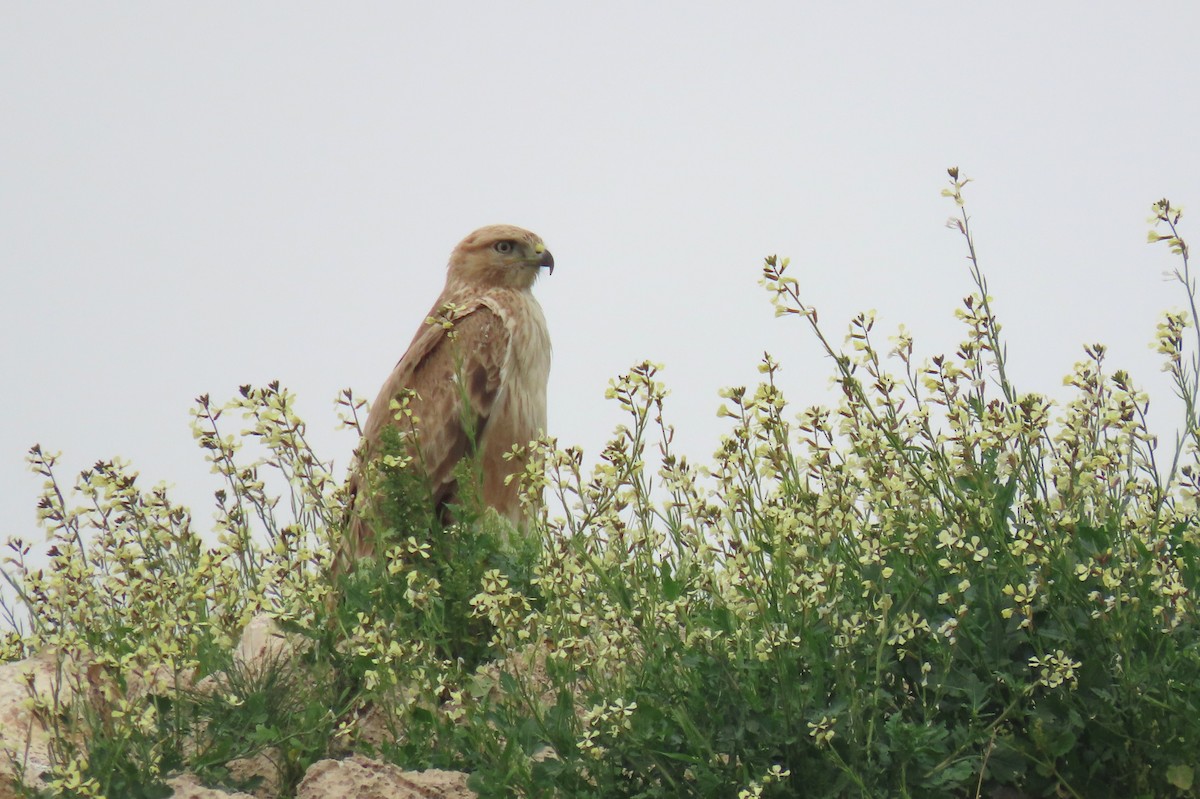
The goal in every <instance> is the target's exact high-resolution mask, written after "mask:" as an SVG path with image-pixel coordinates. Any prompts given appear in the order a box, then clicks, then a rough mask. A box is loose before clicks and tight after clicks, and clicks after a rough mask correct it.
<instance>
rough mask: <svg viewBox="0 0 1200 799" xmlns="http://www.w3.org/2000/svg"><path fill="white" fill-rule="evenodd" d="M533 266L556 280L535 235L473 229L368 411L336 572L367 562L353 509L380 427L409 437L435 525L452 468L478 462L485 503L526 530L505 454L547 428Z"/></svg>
mask: <svg viewBox="0 0 1200 799" xmlns="http://www.w3.org/2000/svg"><path fill="white" fill-rule="evenodd" d="M542 269H547V270H548V271H549V272H550V273H551V274H553V272H554V257H553V256H552V255H551V254H550V251H549V250H547V249H546V246H545V244H543V243H542V240H541V238H539V237H538V236H537V235H535V234H533V233H531V232H529V231H528V230H524V229H522V228H519V227H514V226H512V225H490V226H488V227H483V228H480V229H479V230H476V231H475V232H474V233H472V234H470V235H469V236H467V237H466V238H465V239H463V240H462V241H461V242H460V243H459V244H458V246H457V247H455V248H454V251H453V252H452V253H451V254H450V263H449V264H448V266H447V271H446V287H445V288H444V289H443V290H442V294H441V296H440V297H438V299H437V302H435V303H434V305H433V309H432V310H431V311H430V314H429V316H428V317H427V318H426V320H425V323H424V324H422V325H420V327H419V328H418V329H417V333H416V335H415V336H413V340H412V343H411V344H409V346H408V351H407V352H405V353H404V357H402V358H401V359H400V362H399V363H398V364H396V368H395V369H393V370H392V373H391V375H390V376H389V377H388V378H387V380H386V381H384V384H383V387H382V388H381V389H380V391H379V396H378V398H377V399H376V400H375V402H374V404H373V405H372V406H371V408H370V412H369V413H368V416H367V421H366V425H365V426H364V428H363V442H362V445H361V447H360V449H359V464H360V465H359V467H358V469H357V471H356V473H355V474H354V476H353V477H352V478H351V483H350V491H351V493H352V495H353V496H354V506H355V509H356V510H355V512H354V513H353V518H352V519H351V522H350V527H349V530H348V531H347V533H346V540H345V541H344V542H343V546H342V551H341V552H340V553H339V558H338V561H339V562H335V566H334V570H335V574H336V573H345V572H348V571H350V570H352V568H353V564H354V562H355V561H357V559H358V558H360V557H363V556H366V555H370V554H373V551H374V534H373V532H372V530H371V529H370V525H369V524H368V523H367V522H366V521H365V520H364V519H363V512H362V511H363V508H364V503H369V502H370V497H365V496H363V494H364V492H365V491H366V490H367V487H366V486H364V484H363V480H364V477H363V466H364V465H365V464H367V463H368V462H369V461H370V460H371V458H372V457H373V456H375V455H376V454H377V450H378V444H379V438H380V435H381V433H382V432H383V430H384V429H385V428H386V427H388V426H389V425H399V426H400V427H401V429H402V430H405V431H406V432H407V428H408V427H409V426H411V427H414V428H415V430H416V442H417V444H416V447H415V449H419V451H417V452H413V453H412V454H413V456H414V460H415V462H416V463H417V464H419V465H420V467H421V468H423V469H424V470H425V473H426V474H427V476H428V479H429V487H430V488H431V490H432V492H433V496H432V500H433V502H434V503H435V507H436V508H437V510H438V512H439V513H440V514H441V515H442V517H443V518H444V519H445V518H447V517H446V513H445V508H446V505H447V504H448V503H451V502H453V501H455V499H456V494H457V491H458V486H457V483H456V478H455V474H454V472H455V466H456V465H457V463H458V462H459V460H461V459H462V458H463V456H464V455H467V454H469V453H475V454H477V456H478V457H479V459H480V460H479V463H480V466H481V473H482V485H481V486H480V496H481V498H482V500H483V502H484V504H485V505H487V506H489V507H492V508H494V509H495V510H496V512H497V513H499V514H500V515H501V516H504V517H506V518H508V519H509V520H511V521H512V522H513V523H514V524H516V525H518V526H520V525H521V524H522V523H523V521H524V519H523V518H522V508H521V502H520V497H519V486H518V480H517V479H516V478H514V479H512V480H509V481H506V480H505V478H507V477H508V476H509V475H511V474H514V473H516V472H520V471H522V470H523V468H524V464H523V463H521V462H520V460H519V459H518V460H505V459H504V457H503V456H504V454H505V453H506V452H509V451H511V450H512V448H513V445H514V444H517V445H521V446H524V445H526V444H528V443H529V442H530V441H532V440H533V439H535V438H537V437H538V436H540V435H541V434H542V433H543V432H544V431H545V427H546V382H547V380H548V378H549V375H550V334H549V332H548V331H547V329H546V319H545V317H544V316H543V315H542V308H541V306H540V305H539V304H538V301H537V299H536V298H534V296H533V292H532V291H531V289H532V287H533V284H534V281H536V280H537V278H538V275H539V274H540V273H541V270H542ZM406 389H407V390H408V391H409V392H410V393H409V401H408V410H410V411H411V412H412V416H411V417H405V418H403V419H401V420H399V421H398V420H397V419H396V418H395V416H396V412H395V410H393V409H391V407H390V406H391V404H392V400H393V399H395V398H396V397H397V395H398V394H400V393H401V392H402V391H404V390H406Z"/></svg>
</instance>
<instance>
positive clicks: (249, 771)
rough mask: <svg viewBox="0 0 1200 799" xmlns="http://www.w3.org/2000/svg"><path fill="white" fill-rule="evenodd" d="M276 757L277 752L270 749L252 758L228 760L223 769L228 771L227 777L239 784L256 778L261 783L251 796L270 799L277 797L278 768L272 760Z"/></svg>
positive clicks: (258, 798) (277, 755)
mask: <svg viewBox="0 0 1200 799" xmlns="http://www.w3.org/2000/svg"><path fill="white" fill-rule="evenodd" d="M278 757H279V750H277V749H271V750H270V751H269V752H265V753H263V754H260V755H255V756H254V757H243V758H238V759H237V760H230V761H229V762H228V763H226V764H225V768H227V769H229V776H230V777H232V778H233V779H234V780H235V781H236V782H238V783H239V784H243V783H246V782H248V781H249V780H252V779H255V778H256V777H257V778H261V779H262V782H260V783H259V784H258V787H257V788H255V789H254V791H253V794H254V796H255V797H257V799H271V797H274V796H278V795H279V767H278V766H277V765H275V760H274V759H273V758H278Z"/></svg>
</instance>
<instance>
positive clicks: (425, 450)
mask: <svg viewBox="0 0 1200 799" xmlns="http://www.w3.org/2000/svg"><path fill="white" fill-rule="evenodd" d="M451 325H452V326H451V327H449V328H447V327H445V326H444V325H443V324H441V323H440V322H434V323H432V324H426V325H425V326H424V328H423V329H422V330H421V331H420V332H419V333H418V334H417V336H416V337H415V338H414V339H413V342H412V345H411V346H410V347H409V349H408V352H406V353H405V354H404V357H403V358H401V359H400V362H399V363H398V364H397V365H396V368H395V369H394V370H392V374H391V375H390V376H389V377H388V379H387V380H386V381H385V382H384V384H383V388H382V389H381V390H380V392H379V397H378V398H377V399H376V400H375V405H374V407H372V408H371V412H370V414H369V415H368V417H367V424H366V428H365V430H364V431H363V437H364V439H365V443H366V452H367V453H372V452H373V451H374V450H375V448H376V446H377V444H378V440H379V436H380V434H381V433H382V431H383V429H384V427H385V426H387V425H389V424H401V425H404V424H405V423H404V422H397V421H396V420H395V418H394V416H395V412H394V411H392V410H391V409H390V407H389V406H390V404H391V400H392V399H393V398H394V397H396V395H397V394H399V393H400V391H401V390H403V389H405V388H408V389H411V390H412V391H413V392H415V396H414V397H413V398H412V399H411V401H410V404H409V408H410V409H411V410H412V412H413V415H414V416H415V417H416V418H415V421H414V422H413V427H415V429H416V431H417V439H418V441H419V445H420V446H419V448H418V453H417V454H419V457H420V460H421V466H422V467H423V469H424V471H425V473H426V474H427V475H428V477H429V482H430V487H431V489H432V490H433V498H434V501H435V503H436V504H437V505H438V506H440V505H441V504H442V503H443V502H445V501H446V499H447V498H448V497H449V496H450V495H451V494H452V492H453V489H454V467H455V465H456V464H457V463H458V462H459V460H461V459H462V457H463V456H464V455H466V454H467V453H468V452H470V451H472V450H473V449H474V447H475V446H477V445H478V443H479V441H480V438H481V437H482V435H483V432H484V430H485V429H486V427H487V424H488V419H489V416H490V414H491V412H492V408H493V406H494V405H495V403H496V397H497V395H498V394H499V392H500V389H501V385H502V382H503V377H504V375H503V373H504V362H505V359H506V358H507V355H508V347H509V338H510V335H509V331H508V329H507V326H506V325H505V320H504V319H503V318H502V317H501V316H500V315H499V314H498V313H497V312H496V311H495V310H494V309H493V308H491V307H489V305H487V304H484V303H482V302H476V303H473V304H471V305H468V306H466V307H465V308H460V309H456V310H455V311H454V312H453V313H452V319H451ZM464 399H465V400H466V404H465V405H464V404H463V401H464Z"/></svg>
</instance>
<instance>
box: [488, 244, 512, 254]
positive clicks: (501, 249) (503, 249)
mask: <svg viewBox="0 0 1200 799" xmlns="http://www.w3.org/2000/svg"><path fill="white" fill-rule="evenodd" d="M492 249H493V250H495V251H496V252H498V253H510V252H512V251H513V243H512V242H511V241H498V242H496V243H495V244H493V245H492Z"/></svg>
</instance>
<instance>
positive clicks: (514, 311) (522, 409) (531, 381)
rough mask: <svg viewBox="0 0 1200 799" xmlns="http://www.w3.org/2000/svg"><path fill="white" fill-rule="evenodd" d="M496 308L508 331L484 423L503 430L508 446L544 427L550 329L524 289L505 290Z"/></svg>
mask: <svg viewBox="0 0 1200 799" xmlns="http://www.w3.org/2000/svg"><path fill="white" fill-rule="evenodd" d="M501 299H502V303H501V307H500V308H498V309H497V310H498V311H499V312H500V313H501V315H502V316H503V317H504V320H505V324H506V327H507V328H508V331H509V341H508V353H507V355H506V357H505V359H504V366H503V367H502V368H501V371H500V376H501V377H500V385H501V388H500V393H499V394H498V395H497V397H496V407H495V408H494V410H493V415H492V419H490V420H489V422H488V426H489V427H492V428H493V429H495V431H496V432H497V433H499V432H501V431H504V434H503V435H501V438H503V439H506V440H505V441H504V442H500V441H497V442H496V444H498V445H500V446H503V447H504V448H505V449H508V448H510V447H511V446H512V444H521V445H524V444H527V443H529V441H530V440H532V439H533V438H536V437H537V436H539V435H541V434H542V433H544V432H545V430H546V384H547V382H548V381H549V379H550V333H549V331H548V330H547V328H546V317H545V316H544V315H543V313H542V307H541V305H539V304H538V301H537V300H536V299H535V298H534V296H533V295H532V294H531V293H530V292H528V291H514V292H506V293H505V295H504V296H503V297H502V298H501Z"/></svg>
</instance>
